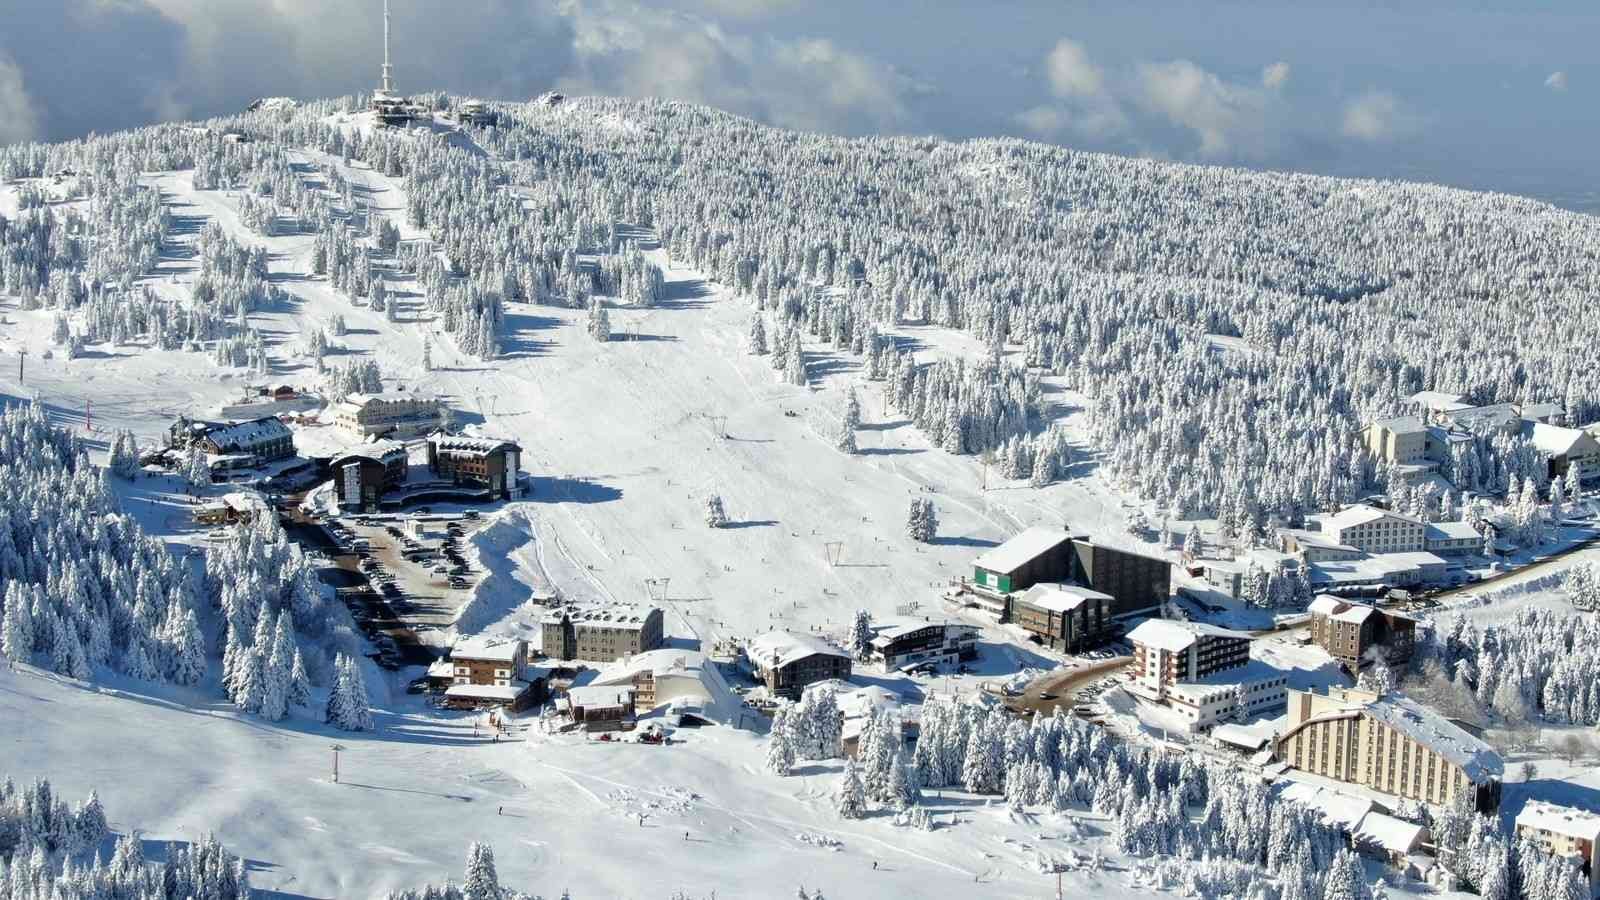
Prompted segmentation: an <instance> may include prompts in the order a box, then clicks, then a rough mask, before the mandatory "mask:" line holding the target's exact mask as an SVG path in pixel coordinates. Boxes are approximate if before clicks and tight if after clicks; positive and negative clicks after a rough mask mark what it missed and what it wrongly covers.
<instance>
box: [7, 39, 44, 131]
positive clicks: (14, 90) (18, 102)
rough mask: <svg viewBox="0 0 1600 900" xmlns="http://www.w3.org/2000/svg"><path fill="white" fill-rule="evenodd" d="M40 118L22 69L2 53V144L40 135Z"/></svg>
mask: <svg viewBox="0 0 1600 900" xmlns="http://www.w3.org/2000/svg"><path fill="white" fill-rule="evenodd" d="M38 127H39V126H38V118H37V116H35V115H34V112H33V104H32V103H31V102H30V101H29V100H28V92H27V90H26V89H25V88H24V86H23V83H22V70H21V69H19V68H17V64H16V63H15V62H12V61H11V59H10V58H9V57H7V56H6V55H4V54H3V53H0V145H4V144H14V143H18V142H21V141H31V140H33V139H34V138H36V137H38Z"/></svg>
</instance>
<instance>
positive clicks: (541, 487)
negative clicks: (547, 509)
mask: <svg viewBox="0 0 1600 900" xmlns="http://www.w3.org/2000/svg"><path fill="white" fill-rule="evenodd" d="M529 499H531V500H532V501H533V502H535V503H539V502H544V503H610V502H611V501H613V500H621V499H622V491H621V490H620V489H618V488H614V487H612V486H611V485H609V484H601V483H599V482H597V481H590V480H588V479H586V478H545V477H540V476H537V475H536V476H534V478H533V491H532V496H531V497H530V498H529Z"/></svg>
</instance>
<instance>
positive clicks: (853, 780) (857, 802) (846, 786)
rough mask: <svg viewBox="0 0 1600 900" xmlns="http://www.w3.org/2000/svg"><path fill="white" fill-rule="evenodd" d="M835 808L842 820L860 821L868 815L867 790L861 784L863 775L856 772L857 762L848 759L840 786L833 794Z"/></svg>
mask: <svg viewBox="0 0 1600 900" xmlns="http://www.w3.org/2000/svg"><path fill="white" fill-rule="evenodd" d="M833 808H834V809H835V810H837V811H838V813H839V818H841V819H859V818H861V817H863V816H865V815H866V814H867V795H866V790H865V789H864V788H863V787H862V784H861V775H860V773H859V772H857V771H856V761H855V760H853V759H846V760H845V761H844V772H843V773H841V774H840V776H839V784H838V786H837V787H836V788H835V789H834V793H833Z"/></svg>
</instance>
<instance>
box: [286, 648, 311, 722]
mask: <svg viewBox="0 0 1600 900" xmlns="http://www.w3.org/2000/svg"><path fill="white" fill-rule="evenodd" d="M288 701H289V705H290V706H291V707H295V706H310V705H311V676H310V675H308V674H307V673H306V662H305V658H304V657H303V656H301V654H300V648H299V647H296V648H295V651H294V659H293V661H292V662H291V663H290V664H289V693H288Z"/></svg>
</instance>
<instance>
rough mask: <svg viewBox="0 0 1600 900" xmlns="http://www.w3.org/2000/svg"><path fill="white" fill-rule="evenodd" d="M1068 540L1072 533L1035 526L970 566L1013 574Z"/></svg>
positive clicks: (1002, 573)
mask: <svg viewBox="0 0 1600 900" xmlns="http://www.w3.org/2000/svg"><path fill="white" fill-rule="evenodd" d="M1070 540H1072V533H1071V532H1069V531H1067V530H1065V529H1062V528H1047V527H1045V526H1043V525H1036V526H1034V527H1033V528H1029V529H1028V530H1026V531H1024V532H1022V533H1021V534H1019V535H1017V536H1015V537H1013V538H1012V539H1011V540H1009V541H1006V542H1005V543H1004V544H1001V545H1000V546H998V547H996V548H994V549H993V550H990V551H989V552H987V553H985V554H983V555H982V556H979V557H978V558H977V559H975V560H973V561H972V565H973V566H974V567H975V568H979V569H983V570H984V571H987V572H997V573H999V574H1001V575H1004V574H1006V573H1008V572H1015V571H1016V570H1017V569H1020V568H1022V567H1023V566H1024V565H1027V564H1028V563H1029V562H1032V561H1033V560H1035V559H1038V558H1039V557H1040V556H1041V555H1043V554H1045V553H1048V552H1050V551H1051V550H1053V549H1055V548H1056V547H1059V546H1061V545H1062V544H1063V543H1065V542H1067V541H1070Z"/></svg>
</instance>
